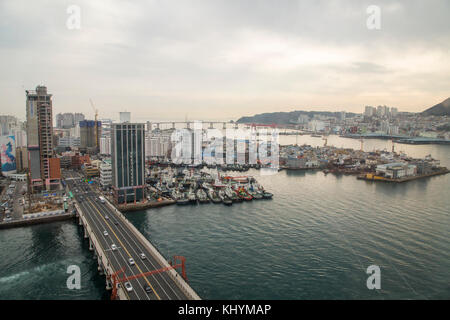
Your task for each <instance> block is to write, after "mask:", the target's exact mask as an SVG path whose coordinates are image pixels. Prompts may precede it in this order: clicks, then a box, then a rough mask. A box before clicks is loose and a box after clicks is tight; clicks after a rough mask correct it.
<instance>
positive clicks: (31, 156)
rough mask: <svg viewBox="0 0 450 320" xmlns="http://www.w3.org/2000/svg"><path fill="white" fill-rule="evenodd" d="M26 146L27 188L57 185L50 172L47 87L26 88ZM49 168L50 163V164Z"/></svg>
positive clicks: (55, 177) (50, 148)
mask: <svg viewBox="0 0 450 320" xmlns="http://www.w3.org/2000/svg"><path fill="white" fill-rule="evenodd" d="M26 96H27V101H26V108H27V112H26V113H27V148H28V170H29V188H30V192H35V191H39V190H42V189H44V188H46V189H51V188H52V187H53V186H57V185H59V182H60V181H59V178H58V175H57V174H51V173H50V159H51V158H52V153H53V148H52V138H53V117H52V95H51V94H49V93H47V87H45V86H38V87H36V90H35V91H34V90H27V91H26ZM52 171H53V167H52Z"/></svg>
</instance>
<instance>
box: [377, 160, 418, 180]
mask: <svg viewBox="0 0 450 320" xmlns="http://www.w3.org/2000/svg"><path fill="white" fill-rule="evenodd" d="M376 172H377V175H379V176H382V177H386V178H390V179H398V178H403V177H406V176H414V175H417V166H415V165H410V164H407V163H402V162H398V163H397V162H396V163H387V164H381V165H378V166H377V168H376Z"/></svg>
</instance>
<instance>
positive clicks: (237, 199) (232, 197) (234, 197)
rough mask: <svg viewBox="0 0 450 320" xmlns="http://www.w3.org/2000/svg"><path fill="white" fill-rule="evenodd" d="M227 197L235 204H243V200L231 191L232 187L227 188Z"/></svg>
mask: <svg viewBox="0 0 450 320" xmlns="http://www.w3.org/2000/svg"><path fill="white" fill-rule="evenodd" d="M224 191H225V195H226V196H227V197H228V198H229V199H230V200H231V201H233V202H242V201H243V200H242V198H241V197H239V196H238V195H237V194H236V193H235V192H234V191H233V189H231V187H226V188H225V190H224Z"/></svg>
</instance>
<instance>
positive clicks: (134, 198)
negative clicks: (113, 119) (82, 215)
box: [111, 123, 145, 204]
mask: <svg viewBox="0 0 450 320" xmlns="http://www.w3.org/2000/svg"><path fill="white" fill-rule="evenodd" d="M111 130H112V131H111V160H112V161H111V164H112V186H113V191H114V198H115V201H116V203H118V204H123V203H136V202H141V201H143V200H144V199H145V193H144V189H145V124H141V123H115V124H113V125H112V128H111Z"/></svg>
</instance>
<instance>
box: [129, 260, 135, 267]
mask: <svg viewBox="0 0 450 320" xmlns="http://www.w3.org/2000/svg"><path fill="white" fill-rule="evenodd" d="M128 262H129V263H130V266H134V259H133V258H130V259H128Z"/></svg>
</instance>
